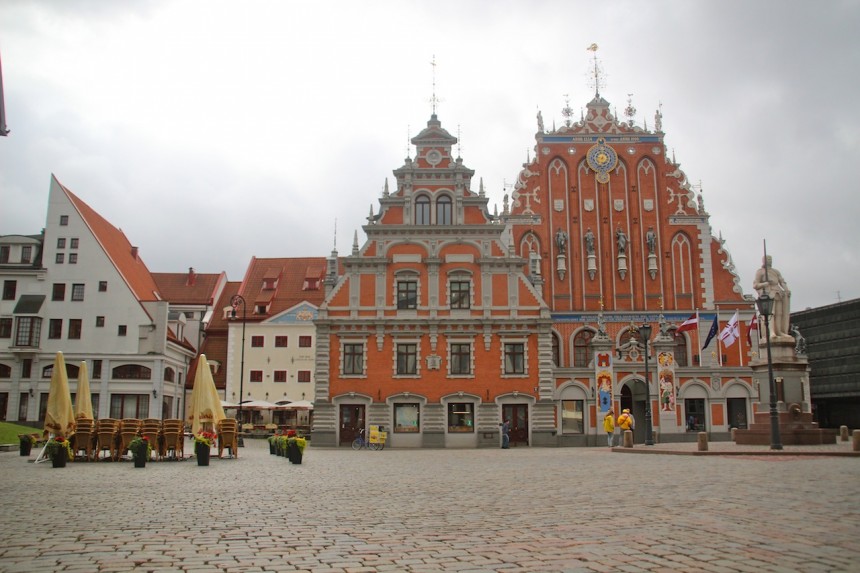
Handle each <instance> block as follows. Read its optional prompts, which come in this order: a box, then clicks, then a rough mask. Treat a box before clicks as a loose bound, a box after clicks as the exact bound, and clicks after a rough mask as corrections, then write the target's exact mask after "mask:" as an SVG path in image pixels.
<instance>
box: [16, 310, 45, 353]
mask: <svg viewBox="0 0 860 573" xmlns="http://www.w3.org/2000/svg"><path fill="white" fill-rule="evenodd" d="M41 336H42V319H41V318H39V317H37V316H22V317H20V318H18V321H17V327H16V330H15V346H38V345H39V337H41Z"/></svg>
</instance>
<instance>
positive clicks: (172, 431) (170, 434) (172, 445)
mask: <svg viewBox="0 0 860 573" xmlns="http://www.w3.org/2000/svg"><path fill="white" fill-rule="evenodd" d="M161 436H162V445H161V452H160V454H161V457H162V458H164V457H165V456H167V455H168V454H169V453H171V452H172V453H173V455H172V457H173V459H180V460H181V459H182V458H183V457H185V422H183V421H182V420H179V419H170V420H164V421H163V422H162V423H161Z"/></svg>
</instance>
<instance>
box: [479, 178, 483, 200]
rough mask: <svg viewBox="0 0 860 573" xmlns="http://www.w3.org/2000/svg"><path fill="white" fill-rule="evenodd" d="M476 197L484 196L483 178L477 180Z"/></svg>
mask: <svg viewBox="0 0 860 573" xmlns="http://www.w3.org/2000/svg"><path fill="white" fill-rule="evenodd" d="M478 195H480V196H481V197H483V196H484V178H483V177H481V178H480V179H479V180H478Z"/></svg>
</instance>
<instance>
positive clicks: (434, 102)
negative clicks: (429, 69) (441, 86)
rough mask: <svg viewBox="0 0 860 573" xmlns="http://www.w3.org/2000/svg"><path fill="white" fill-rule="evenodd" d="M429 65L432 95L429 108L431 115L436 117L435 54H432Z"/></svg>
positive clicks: (437, 101)
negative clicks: (431, 72) (431, 71)
mask: <svg viewBox="0 0 860 573" xmlns="http://www.w3.org/2000/svg"><path fill="white" fill-rule="evenodd" d="M430 65H431V66H433V95H432V97H431V98H430V109H431V112H432V114H433V117H436V106H437V105H438V103H439V100H438V99H437V98H436V54H433V61H431V62H430Z"/></svg>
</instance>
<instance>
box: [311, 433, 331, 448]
mask: <svg viewBox="0 0 860 573" xmlns="http://www.w3.org/2000/svg"><path fill="white" fill-rule="evenodd" d="M311 443H312V444H313V446H314V447H315V448H334V447H335V446H337V434H336V433H335V432H334V431H328V430H313V431H312V432H311Z"/></svg>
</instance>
